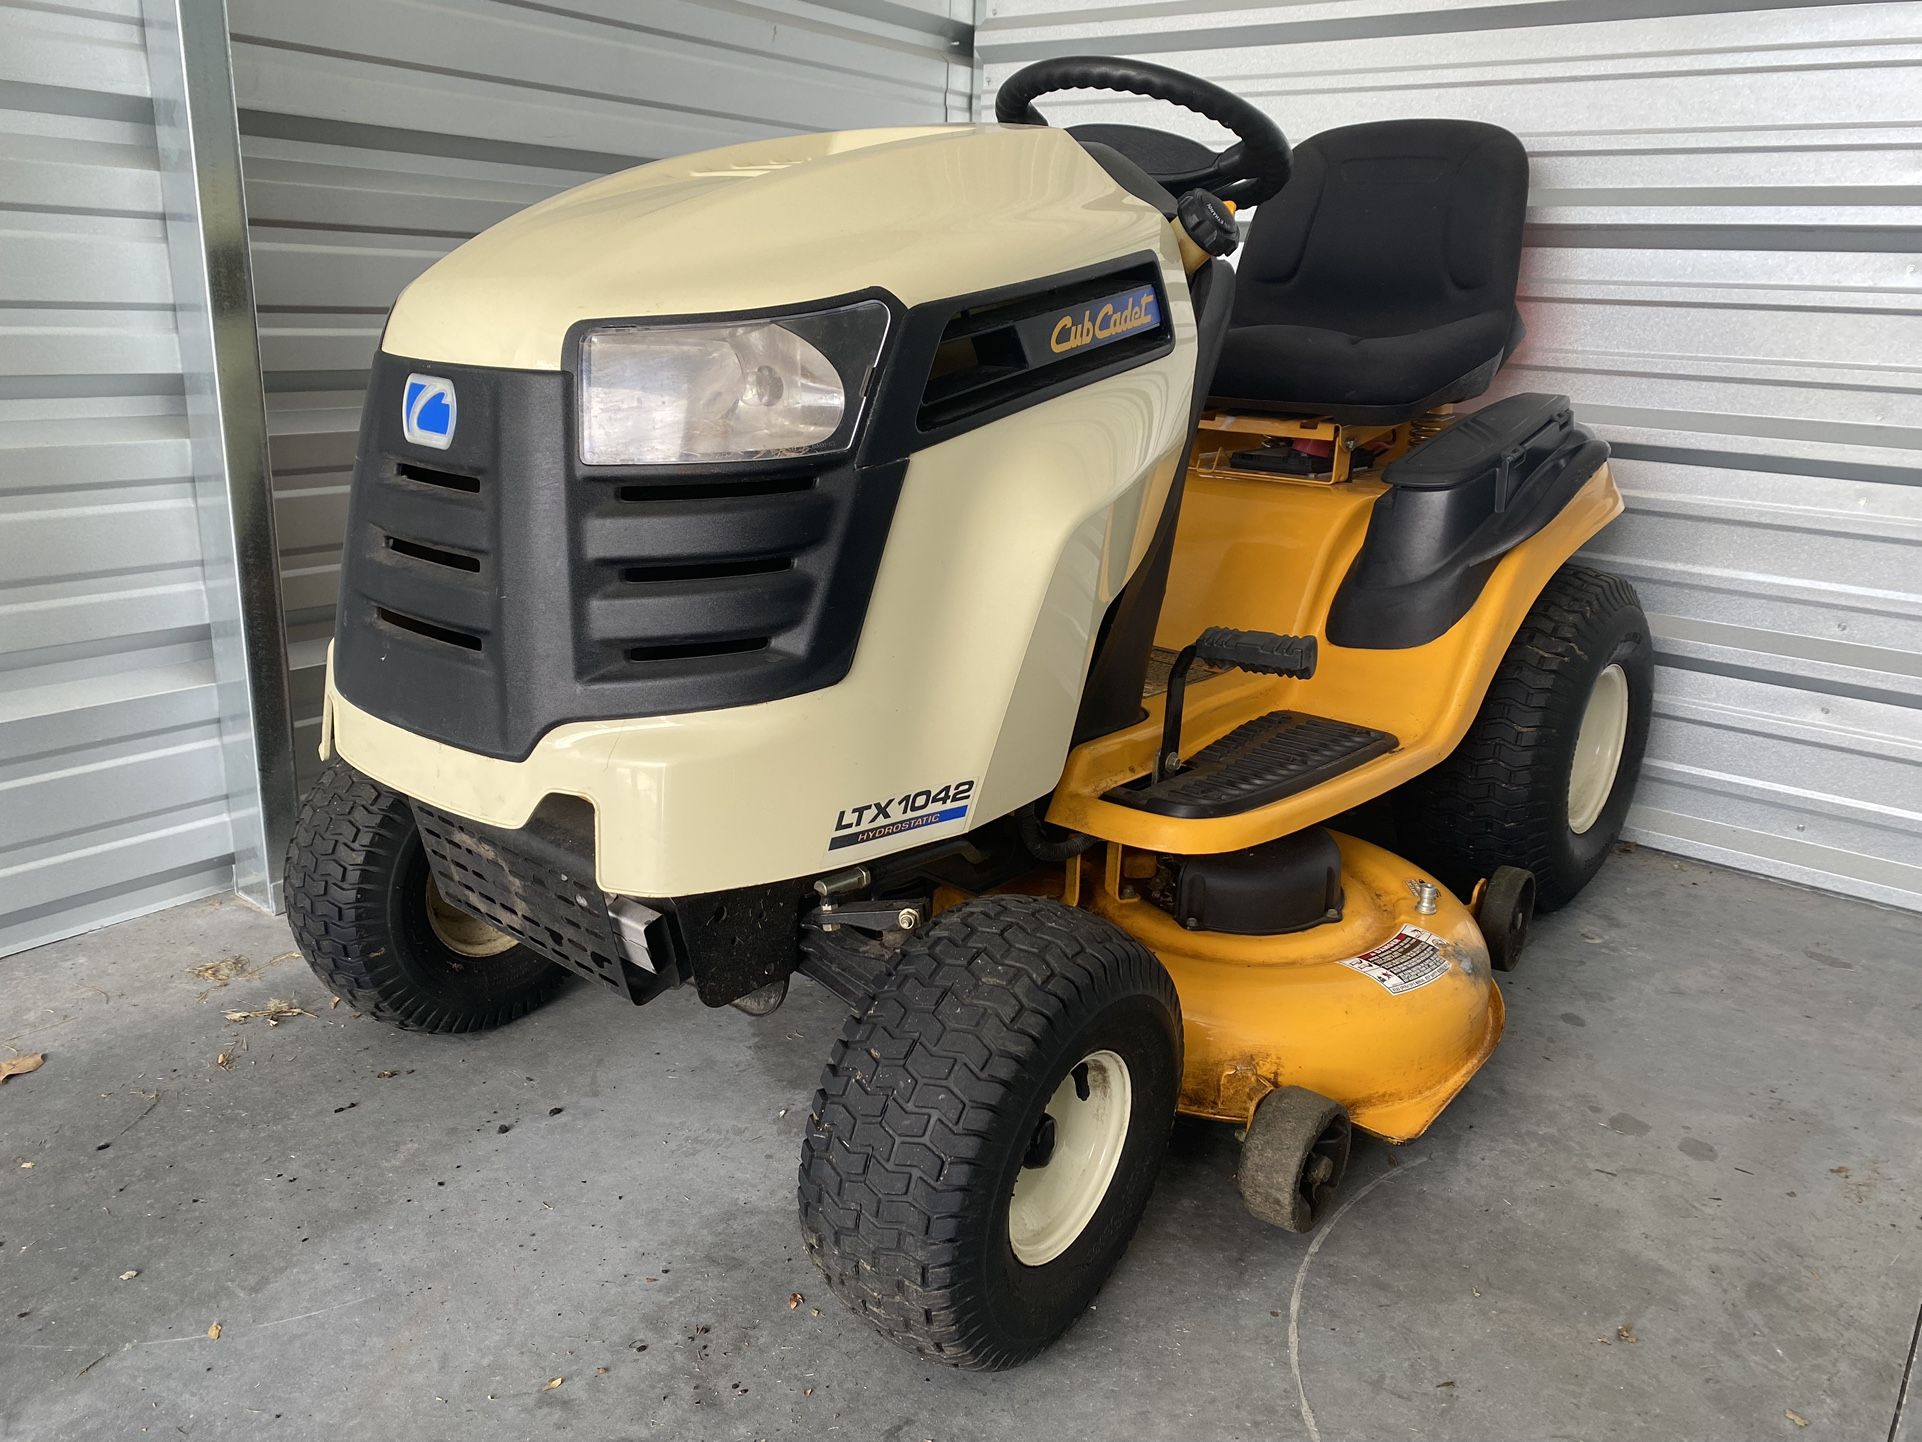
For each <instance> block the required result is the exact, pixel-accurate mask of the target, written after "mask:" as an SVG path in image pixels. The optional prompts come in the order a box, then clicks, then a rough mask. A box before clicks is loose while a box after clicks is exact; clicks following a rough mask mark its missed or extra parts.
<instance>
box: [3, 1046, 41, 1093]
mask: <svg viewBox="0 0 1922 1442" xmlns="http://www.w3.org/2000/svg"><path fill="white" fill-rule="evenodd" d="M46 1059H47V1057H46V1053H45V1052H33V1053H31V1054H30V1055H27V1056H10V1057H8V1058H7V1059H6V1060H5V1061H0V1086H5V1085H6V1083H7V1078H8V1077H10V1076H25V1075H26V1074H27V1073H28V1072H30V1071H39V1070H40V1064H41V1063H42V1062H44V1061H45V1060H46Z"/></svg>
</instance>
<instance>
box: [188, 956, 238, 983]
mask: <svg viewBox="0 0 1922 1442" xmlns="http://www.w3.org/2000/svg"><path fill="white" fill-rule="evenodd" d="M251 966H253V961H252V960H251V959H250V958H248V957H244V956H223V957H221V958H220V960H219V961H203V962H202V963H201V964H200V965H199V966H190V967H188V968H187V975H189V976H192V977H198V978H199V979H200V980H202V981H210V982H212V983H213V984H214V985H215V986H225V985H226V984H227V983H228V982H230V981H237V980H238V979H239V978H241V977H243V976H245V975H246V974H247V971H248V969H249V968H250V967H251Z"/></svg>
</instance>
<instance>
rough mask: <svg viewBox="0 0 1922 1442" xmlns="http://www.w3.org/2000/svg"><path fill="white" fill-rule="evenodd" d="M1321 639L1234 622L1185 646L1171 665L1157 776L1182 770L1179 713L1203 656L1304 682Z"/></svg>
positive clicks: (1215, 663)
mask: <svg viewBox="0 0 1922 1442" xmlns="http://www.w3.org/2000/svg"><path fill="white" fill-rule="evenodd" d="M1319 648H1320V643H1319V642H1318V641H1316V639H1315V638H1314V637H1313V636H1284V635H1280V634H1278V633H1276V632H1274V631H1238V630H1236V629H1235V628H1234V627H1232V626H1210V627H1209V628H1208V629H1207V630H1205V631H1203V632H1202V633H1201V635H1200V636H1199V637H1198V638H1197V639H1196V641H1195V643H1194V644H1193V645H1192V646H1184V647H1182V648H1181V653H1180V654H1179V655H1178V656H1176V657H1175V663H1174V665H1173V666H1171V667H1170V668H1169V669H1168V694H1167V697H1166V699H1165V701H1164V703H1163V707H1162V720H1161V749H1160V750H1159V751H1157V752H1156V753H1155V770H1154V780H1155V782H1156V783H1157V784H1158V783H1159V782H1160V781H1161V779H1162V778H1163V777H1165V776H1169V775H1172V774H1173V773H1174V772H1176V771H1179V770H1180V769H1181V712H1182V708H1183V706H1184V705H1186V703H1187V697H1188V668H1189V667H1190V666H1192V665H1194V663H1195V662H1196V660H1202V661H1206V662H1208V663H1209V664H1210V665H1213V666H1226V667H1228V668H1229V669H1231V670H1235V671H1252V672H1254V673H1256V674H1257V675H1262V676H1292V677H1294V678H1296V679H1297V680H1301V681H1306V680H1307V679H1308V678H1309V677H1310V676H1313V675H1314V674H1315V662H1316V660H1317V659H1318V657H1319V653H1320V652H1319Z"/></svg>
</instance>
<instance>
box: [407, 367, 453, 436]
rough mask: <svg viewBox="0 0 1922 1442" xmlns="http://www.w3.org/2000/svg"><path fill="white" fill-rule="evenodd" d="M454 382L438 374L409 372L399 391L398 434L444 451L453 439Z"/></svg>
mask: <svg viewBox="0 0 1922 1442" xmlns="http://www.w3.org/2000/svg"><path fill="white" fill-rule="evenodd" d="M455 419H456V412H455V403H454V383H453V382H452V381H450V380H445V379H443V378H442V377H440V376H424V375H411V376H409V377H407V389H406V390H405V391H404V392H403V393H402V399H401V410H400V429H401V434H402V435H404V436H406V437H407V439H408V440H410V441H412V442H413V443H414V444H415V445H417V446H431V447H432V448H433V449H434V450H437V451H444V450H446V449H447V448H448V446H450V445H452V444H453V442H454V422H455Z"/></svg>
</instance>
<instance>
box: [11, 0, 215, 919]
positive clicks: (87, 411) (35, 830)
mask: <svg viewBox="0 0 1922 1442" xmlns="http://www.w3.org/2000/svg"><path fill="white" fill-rule="evenodd" d="M139 17H140V9H139V4H138V0H94V3H90V4H68V5H62V6H59V7H53V6H37V5H36V6H31V7H29V6H12V5H6V4H0V954H5V953H7V952H10V951H17V950H19V949H21V948H23V947H27V946H32V945H36V944H38V943H40V942H43V941H50V940H53V939H55V938H57V937H61V936H68V935H71V934H73V933H75V932H80V931H85V930H87V929H88V928H90V927H94V926H99V925H103V924H104V923H106V922H109V921H113V920H117V919H119V918H121V917H124V916H131V915H134V914H136V913H138V912H142V911H147V910H151V909H152V908H154V907H156V906H161V905H165V904H167V903H169V902H173V901H179V900H183V899H185V898H188V897H192V896H203V895H207V894H208V893H211V892H217V891H225V890H226V889H228V888H229V887H230V886H231V885H232V884H233V858H232V855H231V852H232V843H231V841H230V839H229V827H228V820H227V783H226V779H225V774H224V772H223V769H222V764H221V756H220V748H219V731H218V725H217V710H216V706H215V689H214V672H213V660H212V653H211V647H210V643H209V638H208V626H207V602H206V596H205V591H204V587H203V584H202V579H201V552H200V540H199V531H198V527H197V523H196V518H195V510H194V487H193V479H192V464H191V460H190V455H189V446H188V438H187V426H186V419H185V414H184V402H183V399H182V395H183V392H182V382H181V366H180V354H179V347H178V345H177V343H176V340H175V334H174V322H173V312H172V302H173V292H172V287H171V282H170V279H169V269H168V256H167V240H166V233H165V230H164V228H163V222H162V219H161V217H162V208H161V185H160V176H159V172H158V165H157V161H156V158H155V148H154V127H153V110H152V106H151V104H150V103H149V100H148V95H147V61H146V55H145V50H144V47H143V44H142V28H141V23H140V18H139Z"/></svg>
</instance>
